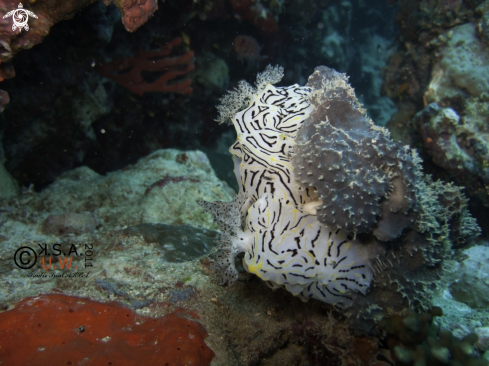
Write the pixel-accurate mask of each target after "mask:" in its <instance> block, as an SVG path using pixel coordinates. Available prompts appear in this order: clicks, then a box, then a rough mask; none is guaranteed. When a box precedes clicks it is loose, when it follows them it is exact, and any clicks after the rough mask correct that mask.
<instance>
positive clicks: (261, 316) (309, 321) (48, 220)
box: [0, 150, 488, 365]
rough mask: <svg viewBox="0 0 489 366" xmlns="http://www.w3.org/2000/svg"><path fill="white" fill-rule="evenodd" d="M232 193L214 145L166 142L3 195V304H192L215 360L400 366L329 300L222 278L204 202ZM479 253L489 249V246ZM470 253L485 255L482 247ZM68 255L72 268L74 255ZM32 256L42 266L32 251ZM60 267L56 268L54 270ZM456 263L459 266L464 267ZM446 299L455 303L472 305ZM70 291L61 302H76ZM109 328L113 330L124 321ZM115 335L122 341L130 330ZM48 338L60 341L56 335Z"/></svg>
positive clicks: (477, 321) (456, 322) (473, 315)
mask: <svg viewBox="0 0 489 366" xmlns="http://www.w3.org/2000/svg"><path fill="white" fill-rule="evenodd" d="M229 164H230V166H232V163H231V161H230V162H229ZM232 194H233V192H232V190H231V189H229V188H228V186H227V184H226V183H224V182H222V181H220V180H219V179H217V178H216V177H215V175H214V172H213V170H212V168H211V167H210V165H209V162H208V160H207V158H206V156H205V155H204V154H203V153H201V152H199V151H188V152H183V151H178V150H158V151H156V152H155V153H153V154H151V155H149V156H147V157H146V158H143V159H141V160H140V161H139V162H138V163H137V164H135V165H131V166H128V167H126V168H124V169H122V170H120V171H116V172H113V173H110V174H108V175H106V176H101V175H98V174H96V173H94V172H93V171H91V170H90V169H88V168H83V167H82V168H77V169H75V170H73V171H70V172H68V173H65V174H64V175H62V176H61V177H60V178H58V179H57V180H56V181H55V182H54V183H53V184H52V185H50V186H49V187H48V188H47V189H46V190H44V191H42V192H40V193H36V192H32V191H29V190H27V191H24V192H23V194H22V195H20V196H19V197H18V198H16V199H12V200H9V201H3V203H2V206H1V207H0V257H1V258H2V262H3V263H4V265H3V266H2V268H1V270H0V271H1V273H0V274H1V281H0V288H1V292H0V293H1V299H0V304H1V306H2V309H3V310H7V311H8V310H11V309H14V308H15V306H16V305H15V304H16V303H17V302H18V301H19V300H21V299H22V298H25V297H28V296H38V295H40V294H57V295H60V294H63V295H68V296H77V297H84V298H88V299H90V301H100V302H103V303H105V302H107V301H116V302H118V303H119V304H121V305H123V306H125V307H127V308H128V309H130V310H131V311H134V312H135V316H143V317H156V318H158V319H159V317H161V316H164V315H168V314H173V313H174V312H175V311H177V309H185V311H187V312H188V311H190V312H193V313H192V314H194V316H192V317H190V316H187V317H188V318H189V319H192V321H196V322H198V323H200V324H201V325H202V326H203V327H204V328H205V329H206V332H207V333H208V334H209V335H208V337H207V338H205V343H206V344H207V346H208V347H209V348H210V349H212V351H213V352H214V353H215V358H214V359H213V360H212V362H211V364H212V365H283V364H287V362H289V364H294V365H306V364H309V365H320V364H330V365H342V364H349V365H367V364H376V365H389V364H391V365H392V364H394V361H392V360H393V359H394V358H393V357H394V356H392V354H391V353H390V351H389V349H388V348H385V346H383V345H382V343H381V342H380V341H379V338H378V337H377V336H373V335H370V336H369V337H368V338H367V337H365V336H362V335H360V334H355V332H354V331H353V330H352V329H350V328H349V327H348V326H347V324H348V322H349V320H348V319H347V318H345V314H344V313H342V312H338V311H337V310H335V309H334V308H332V307H331V306H329V305H328V304H325V303H322V302H320V301H310V302H309V303H303V302H302V301H300V300H299V299H298V298H296V297H294V296H292V295H291V294H289V293H288V292H286V291H283V290H278V291H275V292H272V291H270V289H269V288H267V287H266V286H265V284H264V282H262V281H261V280H259V279H258V278H257V277H254V276H253V277H251V276H250V275H249V274H246V273H244V272H243V271H241V272H240V275H239V278H238V281H237V283H236V284H235V285H234V286H232V287H222V286H218V285H217V283H216V282H215V279H216V274H215V273H214V271H213V270H211V269H210V264H211V263H210V261H209V259H208V258H207V255H208V254H209V252H211V251H212V247H213V245H214V244H213V241H214V238H215V236H216V235H217V232H215V231H214V230H215V229H216V228H215V226H214V224H213V223H212V218H211V216H210V215H208V214H205V213H204V212H203V211H202V210H201V209H200V208H199V206H198V205H197V202H196V201H197V200H223V201H229V200H231V197H232ZM68 213H69V215H68ZM53 223H55V225H54V224H53ZM196 223H198V224H196ZM197 225H198V226H197ZM21 247H31V248H33V249H34V250H35V252H36V254H37V255H38V259H37V261H36V262H35V264H34V266H33V267H32V268H30V269H22V268H20V267H19V266H18V265H17V264H16V259H17V260H18V259H19V257H18V255H19V253H16V252H17V250H18V249H19V248H21ZM479 250H481V251H482V252H484V253H487V247H480V249H479ZM176 253H178V256H176V255H175V254H176ZM467 255H470V258H472V259H471V261H477V259H475V258H474V256H472V255H471V252H467ZM477 255H478V256H480V253H479V254H477ZM486 255H487V254H486ZM68 257H72V262H71V269H69V270H68V269H67V266H66V262H64V259H65V258H68ZM60 259H61V261H60ZM23 261H24V262H26V263H30V262H29V258H28V256H26V255H25V256H24V257H23ZM17 263H19V264H20V265H22V263H21V262H17ZM49 263H51V268H49V269H44V268H43V265H44V267H45V268H48V267H49ZM456 263H457V262H455V261H453V262H450V266H453V268H454V269H455V268H458V267H456V265H457V264H456ZM60 265H64V267H65V268H64V269H60ZM462 266H463V267H465V268H467V270H465V271H466V272H467V273H468V274H467V276H468V275H469V274H470V273H472V270H471V269H470V268H473V266H469V265H468V264H462ZM55 267H56V268H55ZM73 267H78V268H77V269H73ZM467 276H465V277H464V278H468V280H469V281H470V278H469V277H467ZM454 282H455V280H454ZM453 286H455V285H453ZM481 286H482V285H481ZM442 295H443V293H442V294H441V295H440V296H441V297H442ZM443 296H445V297H443V301H444V305H443V307H444V308H446V307H447V306H448V305H447V304H451V306H452V307H455V308H459V307H460V306H466V305H464V304H461V303H459V302H457V301H455V300H454V299H453V298H451V296H449V295H446V294H445V295H443ZM40 299H43V297H40ZM63 299H64V298H61V300H59V301H62V303H63V302H66V303H67V304H69V303H70V301H72V300H69V298H68V299H66V300H63ZM40 301H41V300H40ZM42 301H51V300H49V298H46V299H45V300H42ZM56 301H58V300H56ZM78 301H83V300H78ZM440 301H441V300H440ZM36 306H41V305H36ZM60 306H61V305H60ZM62 306H65V305H62ZM66 306H69V305H66ZM94 306H95V305H94ZM97 306H99V305H97ZM100 306H103V305H100ZM108 306H109V307H110V306H112V305H108ZM24 308H25V306H24ZM24 308H22V309H24ZM72 309H75V315H73V316H74V317H75V316H79V315H76V314H79V313H78V311H81V310H80V308H72ZM19 311H20V312H21V311H22V310H19ZM25 311H27V310H25ZM455 314H457V317H455ZM464 314H465V315H464V316H463V317H462V318H461V317H460V313H457V312H455V313H454V315H453V316H452V315H450V313H449V314H448V316H447V317H446V319H445V320H444V324H445V327H446V328H447V329H450V330H457V331H458V333H457V335H458V336H466V335H467V334H469V333H470V332H472V331H473V330H474V328H472V327H470V328H467V327H466V326H465V327H464V325H463V324H466V318H470V319H472V322H474V327H475V328H477V329H479V328H481V329H480V332H483V331H484V327H487V326H488V324H487V323H486V321H485V320H484V319H487V310H486V309H484V308H480V307H479V308H477V309H475V308H474V309H472V310H470V311H469V310H467V311H465V312H464ZM19 316H20V315H19ZM195 316H198V318H197V317H195ZM68 319H69V318H68ZM74 319H76V318H74ZM87 319H88V318H87ZM114 319H115V318H114ZM142 319H143V320H144V319H146V318H142ZM441 319H444V318H443V317H442V318H441ZM114 321H116V322H117V321H119V320H117V319H115V320H114ZM86 324H91V323H89V322H88V321H87V323H86ZM165 324H166V323H165ZM189 324H190V323H189ZM54 326H55V325H53V327H54ZM103 329H105V331H106V333H107V334H106V335H107V336H110V335H111V334H112V333H110V332H109V330H110V329H112V328H110V327H109V328H103ZM171 329H175V331H178V329H179V328H171ZM113 336H114V338H113V339H114V342H115V343H114V344H117V342H118V341H117V339H119V338H117V337H118V336H117V334H115V333H113ZM133 337H137V335H136V334H135V335H134V336H133ZM198 339H201V338H198ZM484 339H485V338H484ZM106 341H107V342H109V343H110V340H106ZM53 342H54V341H53ZM46 344H47V346H48V347H49V346H50V345H51V344H50V343H49V342H48V340H47V341H46ZM481 344H482V345H478V348H479V349H480V350H484V349H486V348H485V347H486V346H484V345H483V344H485V343H481ZM389 360H391V361H389ZM290 362H292V363H290Z"/></svg>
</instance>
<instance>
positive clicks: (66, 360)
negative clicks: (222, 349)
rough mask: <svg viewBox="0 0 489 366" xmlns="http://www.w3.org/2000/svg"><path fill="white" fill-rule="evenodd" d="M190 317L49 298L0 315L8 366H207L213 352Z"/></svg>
mask: <svg viewBox="0 0 489 366" xmlns="http://www.w3.org/2000/svg"><path fill="white" fill-rule="evenodd" d="M192 318H197V319H198V316H196V314H192V313H186V312H184V311H180V312H178V311H176V312H175V313H172V314H168V315H166V316H164V317H162V318H149V317H144V316H140V315H138V314H136V313H134V312H133V311H131V310H130V309H128V308H125V307H122V306H120V305H118V304H116V303H114V302H110V303H100V302H96V301H92V300H90V299H86V298H79V297H71V296H66V295H60V294H50V295H43V296H38V297H35V298H26V299H23V300H22V301H21V302H19V303H18V304H16V305H15V308H14V309H12V310H9V311H5V312H3V313H0V330H1V332H2V334H3V337H4V341H3V342H2V348H1V349H0V360H1V362H2V363H5V364H8V365H26V364H29V365H41V364H63V365H76V364H79V363H80V362H82V363H83V364H85V365H94V366H95V365H102V364H104V365H117V364H120V365H128V366H130V365H141V363H143V364H153V365H155V364H164V363H165V362H167V364H170V363H171V364H172V365H182V366H183V365H189V364H195V365H209V364H210V362H211V361H212V359H213V358H214V352H213V351H212V350H211V349H210V348H209V347H207V345H206V344H205V341H204V339H205V338H206V337H207V332H206V330H205V329H204V327H203V326H202V325H201V324H199V323H197V322H196V321H194V320H193V319H192Z"/></svg>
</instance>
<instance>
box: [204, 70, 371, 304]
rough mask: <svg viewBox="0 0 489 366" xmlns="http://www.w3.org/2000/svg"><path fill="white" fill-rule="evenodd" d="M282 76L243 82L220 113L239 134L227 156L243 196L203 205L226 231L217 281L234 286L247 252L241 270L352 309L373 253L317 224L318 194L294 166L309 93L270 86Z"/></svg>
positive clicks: (347, 236)
mask: <svg viewBox="0 0 489 366" xmlns="http://www.w3.org/2000/svg"><path fill="white" fill-rule="evenodd" d="M282 76H283V69H282V68H281V67H275V68H272V67H270V66H269V67H268V68H267V69H266V70H265V72H264V73H261V74H259V75H258V78H257V83H256V88H253V87H252V86H251V85H249V84H247V83H245V82H241V83H240V85H239V89H238V90H237V91H233V92H230V93H229V94H228V96H226V97H224V98H223V99H222V100H221V102H222V105H221V106H219V107H218V109H219V111H220V113H221V118H220V119H221V121H222V120H224V119H225V118H224V117H226V116H228V117H230V118H231V120H232V123H233V124H234V127H235V128H236V132H237V139H236V142H235V143H234V144H233V145H232V146H231V148H230V150H229V151H230V152H231V154H232V156H233V161H234V172H235V175H236V179H237V181H238V184H239V193H238V194H237V195H236V197H235V199H234V200H233V201H232V202H201V203H200V204H201V205H202V207H203V208H204V210H205V211H207V212H209V213H211V214H212V215H213V216H214V218H215V221H216V223H217V224H218V225H219V227H220V229H221V231H222V235H221V236H220V239H219V241H220V246H219V248H218V254H217V256H216V260H215V262H214V268H215V269H216V270H217V271H218V273H219V282H220V283H221V284H224V283H228V285H231V284H232V283H233V282H234V281H236V279H237V277H238V273H237V271H236V269H235V264H234V260H235V257H236V255H238V254H239V253H243V252H244V257H243V266H244V268H245V269H246V270H247V271H248V272H250V273H254V274H256V275H257V276H258V277H260V278H261V279H262V280H263V281H265V282H266V284H267V285H268V286H270V287H271V288H273V289H276V288H280V287H282V288H285V289H286V290H287V291H289V292H291V293H292V294H293V295H294V296H298V297H299V298H300V299H302V300H304V301H307V300H308V299H310V298H314V299H318V300H321V301H324V302H327V303H330V304H334V305H335V306H337V307H340V308H347V307H349V306H350V305H351V304H352V302H353V300H354V297H355V295H356V293H357V292H359V293H362V294H366V292H367V289H368V288H369V285H370V283H371V281H372V277H373V273H372V269H371V267H370V264H369V259H368V253H367V250H366V249H365V247H364V246H363V245H361V244H360V243H358V242H357V241H356V240H355V238H354V235H353V234H351V233H349V232H346V231H344V230H342V229H337V228H331V227H328V226H326V225H324V224H322V223H321V222H319V221H318V219H317V216H316V211H315V209H314V207H315V206H317V205H319V204H321V201H320V200H319V198H318V195H317V194H316V190H315V188H314V187H312V186H309V187H304V186H301V185H300V184H299V183H298V182H297V180H296V176H295V174H294V169H293V165H292V162H291V161H292V157H293V154H294V147H295V145H296V141H295V140H296V137H297V133H298V131H299V129H300V128H301V126H302V125H303V123H304V121H306V120H307V119H308V117H309V116H310V115H311V113H312V112H313V107H312V105H311V103H310V101H309V97H310V93H311V90H312V89H311V88H309V87H301V86H299V85H292V86H288V87H275V86H273V85H272V84H273V83H276V82H278V81H280V80H281V78H282ZM246 103H247V105H246V106H245V107H244V108H243V104H246Z"/></svg>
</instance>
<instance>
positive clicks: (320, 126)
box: [292, 66, 415, 233]
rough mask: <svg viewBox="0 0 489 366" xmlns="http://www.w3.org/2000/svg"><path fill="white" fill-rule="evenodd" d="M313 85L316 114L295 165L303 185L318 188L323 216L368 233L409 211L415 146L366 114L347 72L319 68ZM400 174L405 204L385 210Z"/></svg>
mask: <svg viewBox="0 0 489 366" xmlns="http://www.w3.org/2000/svg"><path fill="white" fill-rule="evenodd" d="M308 86H310V87H312V88H313V91H312V93H311V103H312V105H313V108H314V112H313V113H312V114H311V115H310V117H309V118H308V119H307V120H306V121H305V122H304V124H303V125H302V127H301V129H300V130H299V132H298V135H297V139H296V143H297V146H296V148H295V153H296V154H295V156H294V158H293V160H292V165H293V167H294V173H295V175H296V178H297V180H298V181H299V183H300V184H302V185H304V186H305V187H315V188H316V189H317V194H318V195H319V197H320V199H321V200H322V205H321V206H320V207H318V208H317V215H318V220H319V221H321V222H322V223H324V224H326V225H328V226H331V227H333V228H343V229H346V230H349V231H353V232H358V233H362V232H368V231H370V230H371V229H372V227H373V225H375V224H376V223H377V221H378V220H379V218H380V217H381V216H383V215H388V214H389V213H390V212H399V211H402V212H407V211H408V210H409V209H410V208H411V207H412V202H413V198H414V188H413V186H412V182H413V180H414V179H415V171H414V164H413V163H412V158H411V156H410V154H409V150H408V149H407V148H403V147H401V146H400V145H399V144H396V143H394V142H393V141H392V140H391V139H390V137H389V133H388V132H387V131H386V130H385V129H383V128H381V127H378V126H375V125H374V124H373V123H372V121H371V120H370V119H369V118H368V117H367V116H366V114H365V111H364V110H363V109H362V108H361V106H360V105H359V104H358V102H357V100H356V98H355V94H354V91H353V89H352V88H351V86H350V85H349V84H348V82H347V79H346V77H345V75H344V74H340V73H338V72H336V71H334V70H332V69H329V68H326V67H324V66H323V67H318V68H317V69H316V71H315V72H314V74H313V75H312V76H311V77H310V78H309V83H308ZM397 176H400V177H402V180H401V182H402V184H401V185H400V186H401V187H400V188H401V191H402V194H401V197H403V199H402V200H401V201H403V202H401V203H399V200H398V199H396V204H395V207H394V206H393V205H391V206H390V207H387V208H383V207H382V204H381V203H382V201H383V200H388V199H389V195H390V193H391V191H392V190H393V188H394V187H393V184H392V180H393V178H395V177H397Z"/></svg>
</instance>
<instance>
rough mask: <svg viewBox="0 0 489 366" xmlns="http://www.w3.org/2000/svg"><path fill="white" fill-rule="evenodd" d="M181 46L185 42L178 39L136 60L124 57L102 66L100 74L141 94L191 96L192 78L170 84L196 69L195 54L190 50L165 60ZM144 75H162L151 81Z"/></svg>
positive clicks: (135, 58)
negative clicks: (173, 50) (157, 93)
mask: <svg viewBox="0 0 489 366" xmlns="http://www.w3.org/2000/svg"><path fill="white" fill-rule="evenodd" d="M180 43H182V39H181V38H175V39H173V40H171V41H170V42H168V44H166V45H165V46H163V47H162V48H161V49H160V50H159V51H139V53H138V54H137V55H136V56H134V57H124V58H123V59H120V60H115V61H112V62H109V63H106V64H103V65H101V66H100V68H99V71H100V74H101V75H102V76H105V77H106V78H109V79H112V80H114V81H115V82H116V83H117V84H119V85H122V86H123V87H125V88H126V89H128V90H130V91H131V92H133V93H134V94H138V95H143V94H144V93H148V92H165V93H178V94H189V93H192V91H193V89H192V88H191V87H190V84H191V83H192V80H191V79H186V80H182V81H178V82H174V83H170V81H171V80H173V79H175V78H176V77H178V76H182V75H186V74H187V73H189V72H190V71H192V70H193V69H194V68H195V65H194V64H193V57H194V52H193V51H188V52H187V53H185V54H184V55H182V56H177V57H165V56H167V55H169V54H170V52H171V51H172V48H173V47H175V46H178V45H179V44H180ZM143 72H146V73H155V74H156V73H163V75H161V76H159V77H158V78H157V79H156V80H154V81H152V82H149V81H148V80H146V79H145V78H144V77H143V75H142V73H143Z"/></svg>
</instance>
